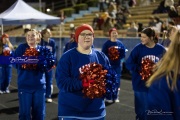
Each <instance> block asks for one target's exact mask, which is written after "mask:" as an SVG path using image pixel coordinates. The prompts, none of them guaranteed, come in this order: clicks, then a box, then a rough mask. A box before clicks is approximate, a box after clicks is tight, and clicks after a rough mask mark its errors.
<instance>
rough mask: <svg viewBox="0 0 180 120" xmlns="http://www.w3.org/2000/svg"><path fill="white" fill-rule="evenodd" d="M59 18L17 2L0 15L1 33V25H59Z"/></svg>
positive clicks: (21, 1) (21, 0)
mask: <svg viewBox="0 0 180 120" xmlns="http://www.w3.org/2000/svg"><path fill="white" fill-rule="evenodd" d="M59 23H60V18H59V17H54V16H51V15H47V14H45V13H42V12H40V11H38V10H36V9H34V8H33V7H31V6H29V5H28V4H26V3H25V2H24V1H23V0H17V1H16V2H15V3H14V4H13V5H12V6H11V7H10V8H8V9H7V10H6V11H4V12H3V13H1V14H0V24H1V29H2V30H1V31H2V34H3V25H23V24H59Z"/></svg>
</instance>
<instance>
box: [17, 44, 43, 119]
mask: <svg viewBox="0 0 180 120" xmlns="http://www.w3.org/2000/svg"><path fill="white" fill-rule="evenodd" d="M38 47H39V46H38ZM27 48H29V46H28V44H27V43H24V44H20V45H19V46H18V48H17V49H16V50H15V53H14V56H18V57H20V56H23V54H24V53H25V51H26V49H27ZM15 67H16V69H17V74H18V81H17V84H18V97H19V120H25V119H28V120H31V119H33V120H44V119H45V90H46V85H45V84H46V81H45V74H44V73H43V72H41V71H39V70H26V69H22V65H21V64H16V65H15ZM31 113H32V114H31Z"/></svg>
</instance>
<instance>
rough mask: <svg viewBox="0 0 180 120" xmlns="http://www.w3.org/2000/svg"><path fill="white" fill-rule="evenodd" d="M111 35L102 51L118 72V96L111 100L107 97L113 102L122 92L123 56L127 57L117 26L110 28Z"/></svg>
mask: <svg viewBox="0 0 180 120" xmlns="http://www.w3.org/2000/svg"><path fill="white" fill-rule="evenodd" d="M109 36H110V39H109V40H107V41H106V42H105V43H104V44H103V47H102V52H103V53H104V54H105V55H106V56H107V57H108V58H109V61H110V64H111V66H112V68H113V69H114V70H115V71H116V73H117V80H118V85H117V88H118V91H117V95H116V98H112V99H111V100H107V99H106V102H108V103H112V102H113V101H114V102H119V97H118V96H119V92H120V84H121V82H120V81H121V68H122V63H121V61H122V60H123V58H125V46H124V44H123V43H122V42H121V41H120V40H118V39H117V37H118V32H117V29H116V28H112V29H110V30H109Z"/></svg>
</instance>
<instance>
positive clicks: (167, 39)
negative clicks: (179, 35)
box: [159, 26, 177, 50]
mask: <svg viewBox="0 0 180 120" xmlns="http://www.w3.org/2000/svg"><path fill="white" fill-rule="evenodd" d="M176 29H177V28H176V27H175V26H171V27H169V28H168V30H167V31H164V32H163V37H162V41H159V43H160V44H161V45H163V46H164V47H165V48H166V50H168V47H169V45H170V43H171V41H172V39H173V34H174V33H175V31H176Z"/></svg>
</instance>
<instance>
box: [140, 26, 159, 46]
mask: <svg viewBox="0 0 180 120" xmlns="http://www.w3.org/2000/svg"><path fill="white" fill-rule="evenodd" d="M141 33H144V34H146V35H147V36H148V37H149V38H151V37H152V38H153V40H154V42H155V43H158V36H157V35H156V33H155V30H154V29H153V28H151V27H148V28H145V29H143V30H142V31H141Z"/></svg>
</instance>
